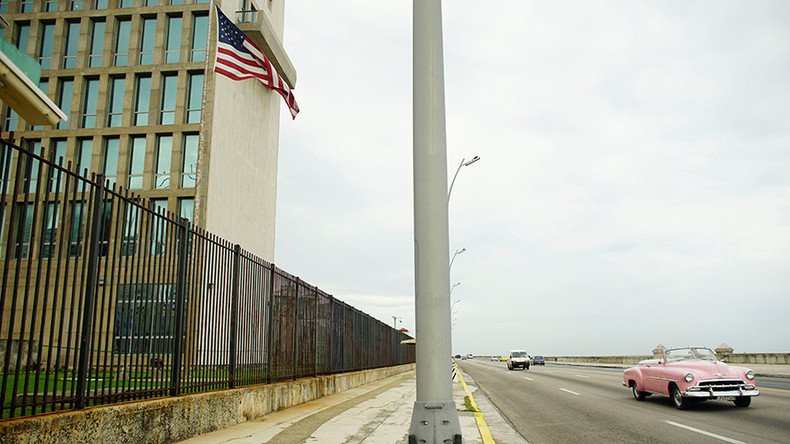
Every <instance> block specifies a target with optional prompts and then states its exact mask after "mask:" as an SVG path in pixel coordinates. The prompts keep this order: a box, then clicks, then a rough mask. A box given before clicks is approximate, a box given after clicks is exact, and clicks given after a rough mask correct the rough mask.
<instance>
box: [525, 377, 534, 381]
mask: <svg viewBox="0 0 790 444" xmlns="http://www.w3.org/2000/svg"><path fill="white" fill-rule="evenodd" d="M524 379H527V380H530V381H534V379H532V378H527V377H526V376H524Z"/></svg>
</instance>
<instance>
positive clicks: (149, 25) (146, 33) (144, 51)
mask: <svg viewBox="0 0 790 444" xmlns="http://www.w3.org/2000/svg"><path fill="white" fill-rule="evenodd" d="M155 43H156V19H155V18H147V19H144V20H143V35H142V38H141V42H140V64H141V65H150V64H151V63H154V44H155Z"/></svg>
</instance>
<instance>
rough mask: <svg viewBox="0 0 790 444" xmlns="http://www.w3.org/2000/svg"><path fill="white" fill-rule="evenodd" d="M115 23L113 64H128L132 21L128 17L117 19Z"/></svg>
mask: <svg viewBox="0 0 790 444" xmlns="http://www.w3.org/2000/svg"><path fill="white" fill-rule="evenodd" d="M122 7H123V6H122ZM117 24H118V26H117V30H116V36H115V59H114V60H113V64H114V65H115V66H126V65H128V64H129V35H130V34H131V32H132V21H131V20H130V19H119V20H118V23H117Z"/></svg>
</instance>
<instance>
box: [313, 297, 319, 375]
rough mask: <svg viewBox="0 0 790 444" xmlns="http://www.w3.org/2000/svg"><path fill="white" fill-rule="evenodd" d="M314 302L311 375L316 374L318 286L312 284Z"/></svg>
mask: <svg viewBox="0 0 790 444" xmlns="http://www.w3.org/2000/svg"><path fill="white" fill-rule="evenodd" d="M313 294H314V295H315V303H314V304H313V306H314V309H313V350H314V352H313V376H316V375H318V354H319V351H318V287H316V286H313Z"/></svg>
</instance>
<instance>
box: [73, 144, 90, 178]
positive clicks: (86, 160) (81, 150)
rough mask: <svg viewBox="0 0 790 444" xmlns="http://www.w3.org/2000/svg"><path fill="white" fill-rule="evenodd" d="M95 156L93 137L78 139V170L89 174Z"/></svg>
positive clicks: (86, 174) (83, 173)
mask: <svg viewBox="0 0 790 444" xmlns="http://www.w3.org/2000/svg"><path fill="white" fill-rule="evenodd" d="M92 156H93V139H80V140H79V141H77V172H78V173H79V174H80V175H84V176H85V177H87V176H88V174H89V173H90V170H91V158H92Z"/></svg>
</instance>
